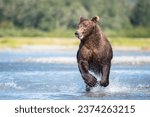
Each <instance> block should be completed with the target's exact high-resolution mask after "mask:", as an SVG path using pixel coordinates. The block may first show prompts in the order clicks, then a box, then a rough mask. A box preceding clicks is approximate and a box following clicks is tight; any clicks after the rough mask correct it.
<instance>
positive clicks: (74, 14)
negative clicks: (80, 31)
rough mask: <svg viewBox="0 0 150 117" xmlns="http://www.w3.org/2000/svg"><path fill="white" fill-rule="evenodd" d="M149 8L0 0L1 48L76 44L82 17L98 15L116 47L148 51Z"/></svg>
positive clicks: (75, 0)
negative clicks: (77, 27)
mask: <svg viewBox="0 0 150 117" xmlns="http://www.w3.org/2000/svg"><path fill="white" fill-rule="evenodd" d="M149 8H150V0H89V1H87V0H0V48H4V47H13V48H16V47H20V46H23V45H55V44H56V45H64V46H71V45H77V44H78V43H79V40H77V39H74V32H75V30H76V26H77V23H78V22H79V17H80V16H83V17H85V18H90V17H93V16H95V15H98V16H100V21H99V24H100V26H101V28H102V30H103V32H104V33H105V34H106V35H107V36H108V37H110V38H111V42H112V44H113V46H127V47H130V46H134V47H139V48H142V49H147V48H148V49H149V48H150V46H149V45H150V15H149V14H150V10H149ZM62 37H63V38H62ZM70 38H73V39H70Z"/></svg>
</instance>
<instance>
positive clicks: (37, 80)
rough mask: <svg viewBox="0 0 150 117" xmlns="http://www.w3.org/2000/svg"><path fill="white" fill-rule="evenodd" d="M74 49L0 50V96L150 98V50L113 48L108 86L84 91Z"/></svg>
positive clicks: (5, 98)
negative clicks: (119, 49) (118, 49)
mask: <svg viewBox="0 0 150 117" xmlns="http://www.w3.org/2000/svg"><path fill="white" fill-rule="evenodd" d="M76 51H77V49H76V48H74V49H73V48H68V49H66V48H58V47H53V48H47V47H35V48H34V47H23V48H20V49H13V50H11V49H5V50H1V51H0V99H1V100H23V99H25V100H29V99H40V100H41V99H44V100H54V99H56V100H106V99H108V100H114V99H121V100H122V99H123V100H128V99H129V100H130V99H131V100H137V99H140V100H147V99H150V52H144V51H139V50H136V51H135V50H134V51H117V50H116V51H114V58H113V62H112V68H111V73H110V85H109V86H108V87H106V88H103V87H100V86H97V87H94V88H92V89H91V91H90V92H86V91H85V84H84V82H83V80H82V77H81V75H80V73H79V70H78V67H77V64H76Z"/></svg>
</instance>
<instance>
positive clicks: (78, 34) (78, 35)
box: [74, 31, 83, 39]
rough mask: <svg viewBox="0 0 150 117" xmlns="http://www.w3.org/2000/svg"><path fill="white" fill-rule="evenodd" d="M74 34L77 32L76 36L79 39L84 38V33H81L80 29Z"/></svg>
mask: <svg viewBox="0 0 150 117" xmlns="http://www.w3.org/2000/svg"><path fill="white" fill-rule="evenodd" d="M74 34H75V36H76V37H77V38H78V39H82V38H83V35H82V33H80V32H79V31H76V32H75V33H74Z"/></svg>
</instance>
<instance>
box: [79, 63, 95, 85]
mask: <svg viewBox="0 0 150 117" xmlns="http://www.w3.org/2000/svg"><path fill="white" fill-rule="evenodd" d="M78 67H79V70H80V72H81V75H82V78H83V80H84V82H85V83H86V84H87V85H88V86H90V87H94V86H95V85H96V83H97V79H96V78H95V77H94V76H93V75H92V74H90V73H89V64H88V62H87V61H83V60H80V61H79V63H78Z"/></svg>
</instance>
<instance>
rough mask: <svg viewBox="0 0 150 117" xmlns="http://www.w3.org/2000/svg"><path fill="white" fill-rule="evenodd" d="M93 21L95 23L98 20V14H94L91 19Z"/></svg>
mask: <svg viewBox="0 0 150 117" xmlns="http://www.w3.org/2000/svg"><path fill="white" fill-rule="evenodd" d="M91 20H92V21H93V22H95V23H97V22H98V21H99V16H95V17H93V18H92V19H91Z"/></svg>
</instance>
